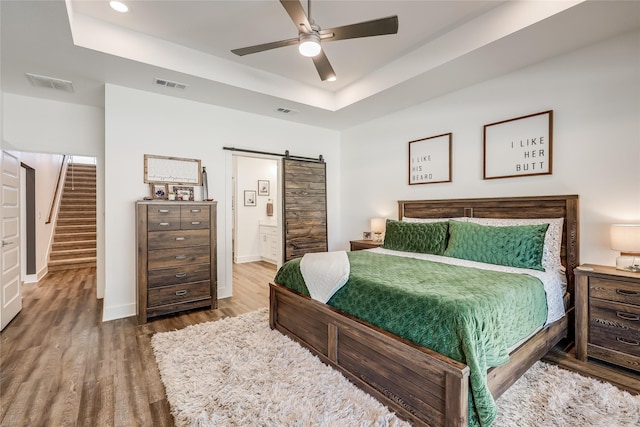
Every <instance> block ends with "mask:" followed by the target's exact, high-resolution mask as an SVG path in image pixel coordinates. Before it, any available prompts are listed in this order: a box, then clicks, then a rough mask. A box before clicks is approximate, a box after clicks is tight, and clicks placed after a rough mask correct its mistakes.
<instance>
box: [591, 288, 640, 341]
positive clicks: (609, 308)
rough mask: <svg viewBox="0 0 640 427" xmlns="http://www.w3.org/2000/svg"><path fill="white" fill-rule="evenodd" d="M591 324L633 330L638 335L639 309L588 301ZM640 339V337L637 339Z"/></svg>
mask: <svg viewBox="0 0 640 427" xmlns="http://www.w3.org/2000/svg"><path fill="white" fill-rule="evenodd" d="M589 312H590V317H591V323H592V324H593V322H596V323H598V324H600V325H603V326H609V327H611V328H623V329H634V330H636V331H637V333H638V334H640V307H638V306H636V305H631V304H623V303H618V302H610V301H604V300H598V299H595V298H594V299H591V301H589ZM638 338H639V339H640V336H639V337H638Z"/></svg>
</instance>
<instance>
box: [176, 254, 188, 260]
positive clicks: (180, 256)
mask: <svg viewBox="0 0 640 427" xmlns="http://www.w3.org/2000/svg"><path fill="white" fill-rule="evenodd" d="M176 259H187V256H186V255H176Z"/></svg>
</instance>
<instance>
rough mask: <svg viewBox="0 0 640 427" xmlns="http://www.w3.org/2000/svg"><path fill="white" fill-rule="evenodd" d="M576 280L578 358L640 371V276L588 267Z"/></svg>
mask: <svg viewBox="0 0 640 427" xmlns="http://www.w3.org/2000/svg"><path fill="white" fill-rule="evenodd" d="M574 272H575V277H576V358H577V359H578V360H581V361H586V360H587V358H588V357H592V358H594V359H599V360H604V361H606V362H609V363H613V364H615V365H618V366H622V367H625V368H628V369H633V370H635V371H640V274H639V273H632V272H627V271H622V270H616V269H615V268H614V267H606V266H601V265H592V264H585V265H582V266H580V267H578V268H576V269H575V270H574Z"/></svg>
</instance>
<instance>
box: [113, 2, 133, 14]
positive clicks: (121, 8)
mask: <svg viewBox="0 0 640 427" xmlns="http://www.w3.org/2000/svg"><path fill="white" fill-rule="evenodd" d="M109 6H111V9H113V10H115V11H117V12H121V13H125V12H128V11H129V8H128V7H127V5H126V4H124V3H122V2H121V1H110V2H109Z"/></svg>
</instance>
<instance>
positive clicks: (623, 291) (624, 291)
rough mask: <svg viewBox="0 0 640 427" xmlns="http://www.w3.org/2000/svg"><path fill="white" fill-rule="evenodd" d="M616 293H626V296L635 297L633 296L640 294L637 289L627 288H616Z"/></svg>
mask: <svg viewBox="0 0 640 427" xmlns="http://www.w3.org/2000/svg"><path fill="white" fill-rule="evenodd" d="M616 293H617V294H618V295H624V296H626V297H633V296H636V295H640V292H637V291H627V290H625V289H616Z"/></svg>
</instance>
